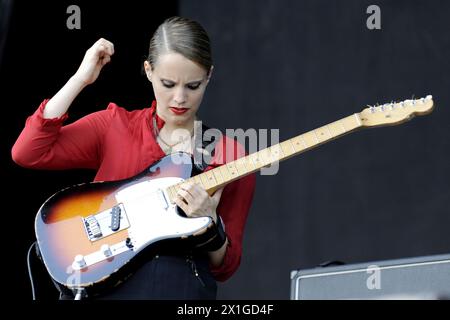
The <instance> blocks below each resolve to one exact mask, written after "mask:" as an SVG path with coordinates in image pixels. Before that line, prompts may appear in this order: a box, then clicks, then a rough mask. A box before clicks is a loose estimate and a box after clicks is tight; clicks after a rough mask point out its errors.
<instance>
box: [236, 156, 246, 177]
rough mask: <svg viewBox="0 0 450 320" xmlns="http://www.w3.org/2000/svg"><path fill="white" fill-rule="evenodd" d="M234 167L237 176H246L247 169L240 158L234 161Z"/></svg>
mask: <svg viewBox="0 0 450 320" xmlns="http://www.w3.org/2000/svg"><path fill="white" fill-rule="evenodd" d="M234 165H235V167H236V170H237V172H238V174H239V175H245V174H247V169H246V168H245V164H244V161H243V160H242V158H239V159H237V160H235V161H234Z"/></svg>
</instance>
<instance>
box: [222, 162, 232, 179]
mask: <svg viewBox="0 0 450 320" xmlns="http://www.w3.org/2000/svg"><path fill="white" fill-rule="evenodd" d="M219 168H220V173H221V174H222V177H223V178H224V180H225V181H230V180H231V177H230V173H229V172H228V169H227V166H226V165H223V166H220V167H219Z"/></svg>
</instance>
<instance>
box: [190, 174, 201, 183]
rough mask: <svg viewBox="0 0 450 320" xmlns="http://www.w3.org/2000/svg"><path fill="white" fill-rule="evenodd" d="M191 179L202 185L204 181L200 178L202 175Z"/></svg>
mask: <svg viewBox="0 0 450 320" xmlns="http://www.w3.org/2000/svg"><path fill="white" fill-rule="evenodd" d="M191 179H193V180H194V183H197V184H199V185H202V181H201V179H200V177H199V176H198V175H196V176H194V177H192V178H191Z"/></svg>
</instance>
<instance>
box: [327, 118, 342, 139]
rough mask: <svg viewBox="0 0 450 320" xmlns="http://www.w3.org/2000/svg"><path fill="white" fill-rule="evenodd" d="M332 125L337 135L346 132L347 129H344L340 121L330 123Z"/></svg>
mask: <svg viewBox="0 0 450 320" xmlns="http://www.w3.org/2000/svg"><path fill="white" fill-rule="evenodd" d="M330 127H331V128H332V129H333V131H334V132H335V133H336V134H335V137H337V136H340V135H342V134H344V133H345V132H346V131H345V130H344V129H345V128H343V126H342V125H340V122H339V121H336V122H333V123H331V124H330Z"/></svg>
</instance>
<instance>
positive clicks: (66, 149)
mask: <svg viewBox="0 0 450 320" xmlns="http://www.w3.org/2000/svg"><path fill="white" fill-rule="evenodd" d="M47 102H48V100H44V101H43V102H42V103H41V105H40V106H39V108H38V109H37V110H36V112H35V113H34V114H33V115H31V116H30V117H28V119H27V121H26V123H25V127H24V129H23V130H22V132H21V134H20V135H19V137H18V139H17V141H16V143H15V144H14V146H13V148H12V152H11V153H12V158H13V160H14V162H16V163H17V164H18V165H20V166H23V167H27V168H34V169H73V168H90V169H97V168H98V167H99V164H100V161H101V158H102V150H101V141H102V138H103V136H104V134H105V132H106V131H107V129H108V127H109V123H110V119H111V114H112V112H113V111H112V110H111V109H112V108H108V110H103V111H99V112H95V113H92V114H90V115H88V116H86V117H83V118H81V119H79V120H78V121H75V122H74V123H71V124H69V125H67V126H63V122H64V121H65V120H66V119H67V117H68V116H67V114H64V115H63V116H61V117H59V118H53V119H44V117H43V111H44V108H45V105H46V104H47Z"/></svg>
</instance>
